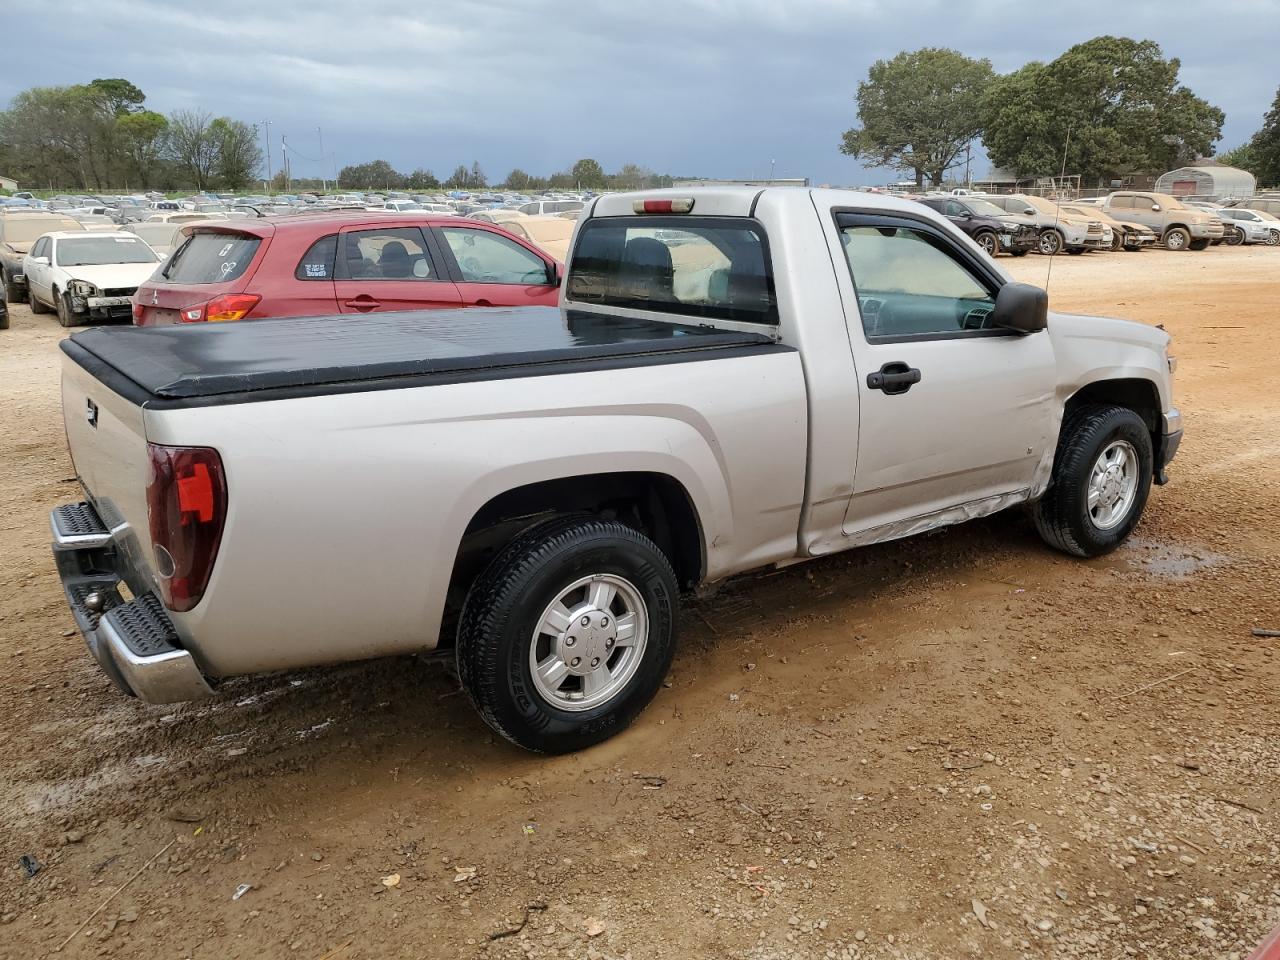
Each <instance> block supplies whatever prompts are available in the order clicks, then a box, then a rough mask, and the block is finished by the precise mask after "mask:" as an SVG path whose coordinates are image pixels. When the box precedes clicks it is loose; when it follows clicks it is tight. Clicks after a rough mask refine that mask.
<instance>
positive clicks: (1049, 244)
mask: <svg viewBox="0 0 1280 960" xmlns="http://www.w3.org/2000/svg"><path fill="white" fill-rule="evenodd" d="M1039 250H1040V252H1041V253H1042V254H1044V255H1045V256H1046V257H1052V256H1055V255H1057V254H1058V253H1060V252H1061V251H1062V234H1060V233H1059V232H1058V231H1057V230H1042V231H1041V232H1040V243H1039Z"/></svg>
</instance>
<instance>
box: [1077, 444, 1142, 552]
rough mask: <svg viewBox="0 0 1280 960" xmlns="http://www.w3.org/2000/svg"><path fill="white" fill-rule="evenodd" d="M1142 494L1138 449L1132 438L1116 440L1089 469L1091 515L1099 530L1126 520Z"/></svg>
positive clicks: (1113, 526)
mask: <svg viewBox="0 0 1280 960" xmlns="http://www.w3.org/2000/svg"><path fill="white" fill-rule="evenodd" d="M1137 497H1138V451H1137V450H1135V449H1134V447H1133V444H1131V443H1130V442H1129V441H1128V440H1113V441H1112V442H1111V443H1109V444H1107V446H1106V447H1105V448H1103V451H1102V452H1101V453H1100V454H1098V459H1097V460H1095V461H1094V463H1093V469H1092V470H1091V471H1090V472H1089V485H1088V508H1087V509H1088V511H1089V519H1090V521H1092V523H1093V525H1094V526H1095V527H1096V528H1097V529H1099V530H1111V529H1114V528H1115V527H1118V526H1119V525H1120V524H1121V523H1123V522H1124V520H1125V518H1126V517H1127V516H1128V515H1129V511H1130V510H1131V509H1132V508H1133V504H1134V501H1135V500H1136V499H1137Z"/></svg>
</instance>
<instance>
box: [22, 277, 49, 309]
mask: <svg viewBox="0 0 1280 960" xmlns="http://www.w3.org/2000/svg"><path fill="white" fill-rule="evenodd" d="M27 306H29V307H30V308H31V312H32V313H48V312H49V308H48V307H46V306H45V305H44V304H43V303H41V302H40V299H39V297H37V296H36V292H35V291H34V290H32V289H31V284H29V283H28V284H27Z"/></svg>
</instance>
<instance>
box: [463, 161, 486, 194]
mask: <svg viewBox="0 0 1280 960" xmlns="http://www.w3.org/2000/svg"><path fill="white" fill-rule="evenodd" d="M488 185H489V179H488V177H486V176H485V175H484V171H483V170H481V169H480V161H479V160H477V161H475V162H474V163H472V164H471V172H470V173H469V174H468V175H467V186H469V187H471V188H472V189H473V190H474V189H478V188H480V187H487V186H488Z"/></svg>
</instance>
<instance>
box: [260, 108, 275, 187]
mask: <svg viewBox="0 0 1280 960" xmlns="http://www.w3.org/2000/svg"><path fill="white" fill-rule="evenodd" d="M258 125H259V126H261V127H262V140H263V142H264V143H265V144H266V146H267V183H268V184H270V183H271V181H272V180H273V179H274V176H273V174H272V172H271V121H270V120H261V121H259V123H258Z"/></svg>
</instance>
